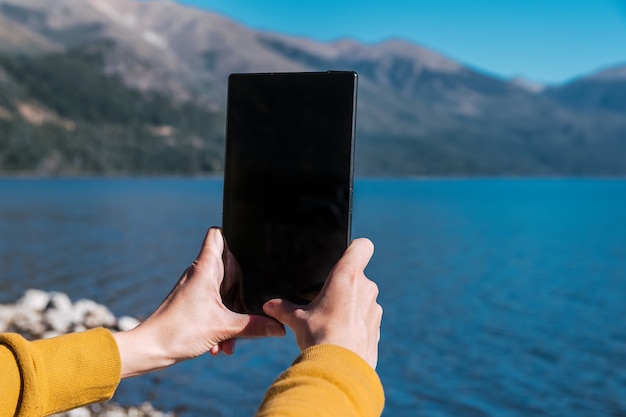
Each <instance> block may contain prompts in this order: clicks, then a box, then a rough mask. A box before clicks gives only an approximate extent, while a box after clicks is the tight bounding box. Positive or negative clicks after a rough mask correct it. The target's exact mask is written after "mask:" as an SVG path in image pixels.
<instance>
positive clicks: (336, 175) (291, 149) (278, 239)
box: [222, 71, 357, 313]
mask: <svg viewBox="0 0 626 417" xmlns="http://www.w3.org/2000/svg"><path fill="white" fill-rule="evenodd" d="M356 92H357V75H356V73H354V72H349V71H337V72H335V71H332V72H311V73H265V74H258V73H257V74H232V75H231V76H230V77H229V81H228V105H227V123H226V162H225V172H224V205H223V213H222V216H223V218H222V222H223V224H222V226H223V232H224V236H225V238H226V242H227V244H228V246H229V249H230V251H231V252H232V254H233V255H234V256H235V258H236V259H237V261H238V263H239V266H240V268H241V273H242V277H243V280H242V292H243V302H244V305H245V307H244V308H243V310H244V311H246V312H251V313H262V308H261V306H262V305H263V303H264V302H265V301H267V300H269V299H271V298H274V297H282V298H287V299H290V300H292V301H296V302H300V303H302V302H308V301H310V300H311V299H312V298H313V297H314V296H315V294H316V293H317V292H318V291H319V290H320V289H321V287H322V285H323V283H324V281H325V279H326V277H327V276H328V273H329V272H330V270H331V269H332V267H333V265H334V264H335V263H336V262H337V260H339V258H340V257H341V255H342V254H343V252H344V250H345V249H346V247H347V245H348V243H349V240H350V233H351V221H352V219H351V217H352V184H353V160H354V135H355V119H356Z"/></svg>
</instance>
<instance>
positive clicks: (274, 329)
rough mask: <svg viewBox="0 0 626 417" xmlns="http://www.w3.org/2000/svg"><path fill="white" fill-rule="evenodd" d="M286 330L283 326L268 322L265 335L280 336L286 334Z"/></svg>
mask: <svg viewBox="0 0 626 417" xmlns="http://www.w3.org/2000/svg"><path fill="white" fill-rule="evenodd" d="M284 334H285V333H284V330H283V328H282V327H281V326H279V325H277V324H268V325H267V326H266V327H265V335H266V336H270V337H272V336H274V337H279V336H282V335H284Z"/></svg>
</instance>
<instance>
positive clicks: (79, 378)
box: [2, 329, 121, 416]
mask: <svg viewBox="0 0 626 417" xmlns="http://www.w3.org/2000/svg"><path fill="white" fill-rule="evenodd" d="M2 342H3V344H4V345H6V346H7V347H8V348H9V349H10V350H11V351H12V352H13V354H14V355H15V357H16V360H17V365H18V367H19V371H20V375H21V383H22V384H21V385H22V386H21V396H20V397H21V398H20V401H19V404H18V413H17V415H18V416H35V415H49V414H54V413H60V412H62V411H66V410H69V409H72V408H76V407H80V406H82V405H86V404H90V403H93V402H98V401H105V400H108V399H110V398H111V397H112V396H113V393H114V392H115V389H116V388H117V385H118V384H119V381H120V372H121V363H120V355H119V351H118V348H117V344H116V343H115V339H114V338H113V335H112V334H111V332H109V331H108V330H105V329H94V330H89V331H86V332H83V333H74V334H68V335H63V336H59V337H55V338H52V339H45V340H37V341H34V342H29V341H27V340H25V339H24V338H22V337H21V336H19V335H3V338H2Z"/></svg>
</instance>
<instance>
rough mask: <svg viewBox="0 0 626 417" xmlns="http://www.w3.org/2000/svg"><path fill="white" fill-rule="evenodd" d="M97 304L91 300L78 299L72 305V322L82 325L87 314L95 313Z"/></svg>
mask: <svg viewBox="0 0 626 417" xmlns="http://www.w3.org/2000/svg"><path fill="white" fill-rule="evenodd" d="M97 308H98V303H96V302H95V301H93V300H87V299H84V298H83V299H80V300H78V301H76V302H75V303H74V322H75V323H83V322H84V321H85V317H86V316H87V314H88V313H90V312H92V311H95V310H96V309H97Z"/></svg>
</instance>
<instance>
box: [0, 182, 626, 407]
mask: <svg viewBox="0 0 626 417" xmlns="http://www.w3.org/2000/svg"><path fill="white" fill-rule="evenodd" d="M221 192H222V184H221V182H220V181H219V180H217V179H159V180H147V179H128V180H123V179H114V180H109V179H83V180H75V179H74V180H0V303H1V302H5V303H6V302H12V301H14V300H15V299H16V298H18V297H19V296H20V295H21V294H22V293H23V292H24V290H25V289H27V288H31V287H36V288H42V289H45V290H61V291H65V292H67V293H68V294H69V295H70V296H71V297H72V299H74V300H77V299H79V298H82V297H87V298H92V299H95V300H96V301H98V302H101V303H105V304H107V305H109V306H110V307H111V309H112V310H113V311H114V313H116V314H117V315H124V314H131V315H135V316H138V317H145V316H146V315H148V314H149V313H150V312H151V311H152V310H153V309H154V308H155V307H156V306H157V305H158V304H159V302H160V301H161V299H162V298H163V297H164V296H165V295H166V294H167V292H168V291H169V289H170V288H171V286H172V285H173V284H174V283H175V281H176V280H177V279H178V277H179V275H180V273H181V272H182V271H183V269H184V268H185V267H186V266H187V265H188V264H189V262H191V261H192V260H193V258H194V257H195V255H196V252H197V250H198V248H199V244H200V242H201V240H202V237H203V235H204V232H205V229H206V228H207V227H209V226H211V225H218V224H220V212H221ZM353 231H354V235H355V236H367V237H369V238H370V239H372V240H373V241H374V243H375V245H376V253H375V255H374V258H373V260H372V262H371V263H370V266H369V267H368V270H367V273H368V276H370V277H371V278H372V279H374V280H375V281H377V283H378V284H379V287H380V297H379V301H380V303H381V304H382V305H383V307H384V309H385V314H384V318H383V329H382V340H381V343H380V358H379V366H378V371H379V373H380V375H381V379H382V381H383V384H384V386H385V389H386V398H387V403H386V409H385V412H384V416H387V417H404V416H407V417H409V416H434V417H444V416H446V417H447V416H450V417H452V416H454V417H458V416H470V417H474V416H499V417H507V416H528V415H545V416H559V417H562V416H585V417H586V416H624V415H626V180H583V179H577V180H539V179H533V180H480V179H477V180H359V181H357V182H356V186H355V204H354V225H353ZM296 355H297V348H296V346H295V342H294V340H293V337H292V336H291V335H289V336H287V337H286V338H285V339H273V340H269V339H268V340H257V341H240V342H239V343H238V346H237V351H236V354H235V355H234V356H233V357H219V358H213V357H210V356H206V357H202V358H199V359H196V360H193V361H189V362H186V363H182V364H179V365H176V366H174V367H173V368H170V369H169V370H166V371H162V372H159V373H157V374H154V375H150V376H144V377H140V378H135V379H131V380H127V381H124V382H123V383H122V384H121V386H120V388H119V390H118V393H117V394H116V397H115V400H116V401H118V402H122V403H141V402H142V401H144V400H151V401H153V402H154V403H155V405H156V406H157V407H160V408H162V409H165V410H176V411H179V412H180V413H181V415H183V416H209V415H210V416H249V415H251V414H253V413H254V410H255V409H256V406H257V405H258V403H259V402H260V401H261V398H262V396H263V393H264V390H265V388H266V387H267V386H268V385H269V384H270V383H271V382H272V380H273V379H274V378H275V377H276V376H277V375H278V374H279V373H280V372H281V371H282V370H283V369H284V368H286V367H287V366H288V365H289V363H290V361H291V359H292V358H293V357H295V356H296Z"/></svg>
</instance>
